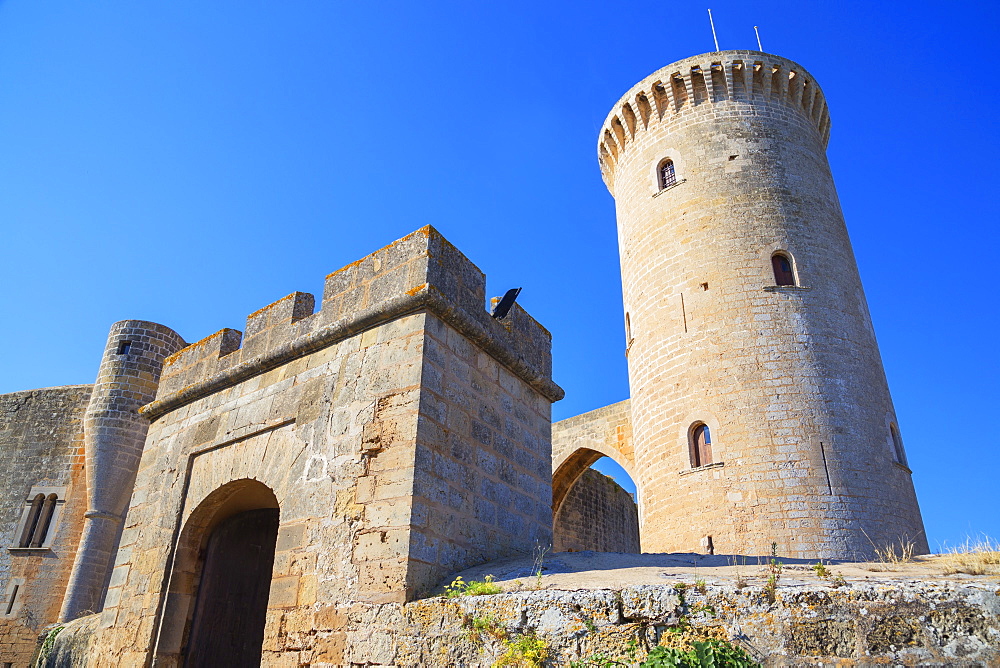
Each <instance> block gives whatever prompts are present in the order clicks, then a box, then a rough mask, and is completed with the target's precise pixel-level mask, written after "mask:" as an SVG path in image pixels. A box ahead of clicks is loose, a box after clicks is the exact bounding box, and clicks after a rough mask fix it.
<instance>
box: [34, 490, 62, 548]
mask: <svg viewBox="0 0 1000 668" xmlns="http://www.w3.org/2000/svg"><path fill="white" fill-rule="evenodd" d="M57 498H58V497H57V496H56V495H55V494H49V495H48V496H47V497H46V498H45V503H44V504H42V512H41V514H40V515H39V516H38V524H37V525H36V526H35V533H34V535H32V537H31V545H29V547H41V546H42V545H44V544H45V539H46V538H47V537H48V535H49V527H50V526H51V525H52V515H53V514H55V511H56V499H57Z"/></svg>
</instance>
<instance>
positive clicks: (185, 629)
mask: <svg viewBox="0 0 1000 668" xmlns="http://www.w3.org/2000/svg"><path fill="white" fill-rule="evenodd" d="M829 131H830V120H829V113H828V110H827V106H826V102H825V99H824V97H823V95H822V92H821V91H820V89H819V86H818V85H817V84H816V82H815V81H814V80H813V79H812V78H811V77H810V76H809V74H808V73H807V72H806V71H805V70H804V69H803V68H802V67H801V66H799V65H797V64H795V63H793V62H791V61H789V60H786V59H783V58H780V57H777V56H773V55H770V54H765V53H762V52H755V51H725V52H717V53H710V54H705V55H702V56H697V57H694V58H689V59H686V60H682V61H679V62H677V63H674V64H672V65H670V66H668V67H666V68H664V69H662V70H659V71H658V72H656V73H654V74H653V75H651V76H649V77H647V78H646V79H644V80H643V81H641V82H639V83H638V84H637V85H636V86H634V87H633V88H632V89H631V90H630V91H629V92H628V93H626V94H625V96H623V97H622V98H621V99H620V100H619V102H618V103H617V104H616V105H615V106H614V108H613V110H612V112H611V114H610V115H609V117H608V120H607V121H606V122H605V125H604V128H603V129H602V131H601V135H600V137H599V141H598V153H599V161H600V166H601V170H602V174H603V176H604V180H605V182H606V184H607V185H608V188H609V190H610V191H611V192H612V194H613V195H614V197H615V201H616V207H617V216H618V232H619V247H620V252H621V265H622V276H623V290H624V295H623V296H624V307H625V316H624V321H625V341H626V355H627V359H628V368H629V379H630V387H631V397H630V399H629V400H627V401H624V402H621V403H618V404H615V405H612V406H608V407H606V408H603V409H600V410H597V411H593V412H591V413H587V414H584V415H580V416H577V417H575V418H571V419H569V420H565V421H563V422H560V423H556V424H554V425H553V424H552V423H551V404H552V403H553V402H555V401H558V400H559V399H561V398H562V396H563V390H562V389H561V388H560V387H559V386H558V385H556V384H555V383H554V382H553V381H552V377H551V376H552V369H551V337H550V335H549V333H548V331H547V330H545V329H544V327H542V326H541V325H540V324H539V323H537V322H536V321H535V320H534V319H533V318H531V316H530V315H528V314H527V313H526V312H525V311H524V310H522V309H521V308H520V307H518V306H517V305H516V304H515V305H514V306H513V308H512V309H511V311H510V312H509V314H507V315H505V316H504V317H497V318H494V317H492V316H491V314H490V313H489V312H488V311H487V310H486V309H485V308H484V304H485V301H486V295H485V277H484V275H483V274H482V272H481V271H479V269H478V268H477V267H476V266H475V265H474V264H472V262H470V261H469V260H468V259H467V258H466V257H465V256H464V255H462V253H461V252H459V251H458V250H457V249H456V248H455V247H454V246H452V245H451V244H449V243H448V242H447V241H446V240H445V239H444V238H443V237H442V236H441V235H440V234H439V233H437V232H436V231H435V230H433V229H432V228H423V229H421V230H418V231H416V232H414V233H413V234H410V235H409V236H407V237H405V238H403V239H400V240H398V241H396V242H394V243H393V244H390V245H389V246H386V247H385V248H383V249H381V250H379V251H377V252H375V253H373V254H371V255H369V256H367V257H365V258H363V259H361V260H359V261H358V262H355V263H353V264H351V265H348V266H347V267H344V268H343V269H341V270H339V271H337V272H334V273H333V274H330V275H329V276H328V277H327V279H326V283H325V287H324V292H323V295H322V299H321V301H320V304H319V307H318V308H317V305H316V304H315V303H314V302H315V300H314V297H313V296H312V295H309V294H304V293H293V294H291V295H289V296H288V297H285V298H284V299H281V300H279V301H277V302H275V303H273V304H271V305H269V306H267V307H265V308H263V309H261V310H259V311H257V312H255V313H253V314H251V315H250V316H248V318H247V321H246V325H245V327H244V330H243V332H242V333H241V332H239V331H236V330H232V329H223V330H221V331H219V332H217V333H216V334H213V335H212V336H209V337H207V338H205V339H202V340H201V341H198V342H196V343H193V344H190V345H189V344H187V343H186V342H185V341H184V340H183V339H182V338H181V336H180V335H178V334H177V333H176V332H174V331H173V330H171V329H169V328H168V327H165V326H163V325H159V324H155V323H150V322H143V321H131V320H129V321H123V322H119V323H115V324H114V325H113V326H112V329H111V333H110V335H109V337H108V342H107V346H106V348H105V350H104V353H103V357H102V361H101V365H100V368H99V372H98V377H97V380H96V382H95V383H94V384H93V385H85V386H70V387H58V388H49V389H41V390H29V391H25V392H16V393H12V394H7V395H3V396H0V406H2V409H3V412H2V414H0V415H2V418H0V419H2V420H3V422H2V424H0V463H2V465H0V476H3V477H4V479H3V484H2V485H0V495H2V496H0V500H2V506H0V534H2V536H3V539H4V540H5V541H6V545H7V550H5V551H4V552H3V553H2V554H0V593H2V594H3V599H2V606H3V608H2V609H0V613H3V615H2V616H0V663H2V664H4V665H6V666H11V667H13V666H18V667H21V666H26V665H28V663H29V661H30V660H31V657H32V655H33V653H34V652H35V648H36V645H37V641H38V634H39V633H40V632H41V631H42V630H43V629H44V627H46V626H47V625H50V624H52V623H54V622H57V621H60V622H65V621H68V620H72V619H75V618H78V617H80V616H84V615H93V619H94V623H93V629H92V635H91V636H90V637H89V639H88V641H87V644H86V647H85V648H84V650H82V651H84V652H85V653H86V655H87V657H88V659H87V661H88V665H129V666H131V665H151V664H155V665H162V666H167V665H181V664H184V665H250V664H253V663H256V662H257V661H258V660H262V661H263V662H264V663H268V664H273V665H278V664H282V663H283V662H288V661H291V660H292V658H291V657H290V655H289V652H292V651H293V650H294V652H295V653H296V657H298V656H299V654H298V652H302V651H306V650H304V649H303V648H307V649H308V652H309V656H310V657H311V658H310V662H311V663H313V662H314V663H316V664H320V665H345V664H346V665H350V664H352V663H362V664H365V665H371V664H381V663H390V662H391V661H390V660H388V659H387V657H389V655H390V654H391V653H392V652H390V650H389V648H390V647H392V645H393V642H395V641H394V640H393V634H392V632H391V629H392V624H393V623H394V622H393V621H392V620H393V619H395V618H396V617H398V616H399V615H400V614H401V613H400V610H401V609H400V608H399V606H400V605H401V604H403V603H405V602H407V601H410V600H413V599H414V598H416V597H419V596H421V595H424V594H426V593H428V592H430V591H432V590H433V588H434V587H435V586H436V585H437V584H438V583H440V582H441V581H442V580H443V579H445V578H447V577H448V576H449V574H451V573H454V572H457V571H459V570H462V569H463V568H466V567H469V566H473V565H477V564H481V563H485V562H488V561H491V560H495V559H499V558H503V557H508V556H511V555H516V554H524V553H530V552H531V551H532V550H534V549H536V548H537V547H538V546H547V545H554V546H555V548H556V549H557V550H559V549H573V550H583V549H598V550H622V549H626V550H635V551H638V550H639V549H640V542H641V550H642V551H646V552H652V551H687V552H695V551H701V552H717V553H726V554H761V553H766V552H768V551H769V549H770V546H771V545H772V543H773V544H775V549H776V550H777V551H778V553H779V554H782V555H787V556H791V557H803V558H860V557H864V556H867V555H869V554H870V553H871V552H872V550H873V549H874V548H875V547H877V546H884V545H887V544H892V543H895V542H898V541H900V540H908V541H915V543H916V545H917V550H918V551H919V552H926V540H925V538H924V536H923V530H922V522H921V519H920V514H919V509H918V507H917V503H916V497H915V495H914V491H913V486H912V483H911V481H910V471H909V469H908V468H907V466H906V458H905V454H904V450H903V446H902V441H901V437H900V432H899V427H898V425H897V423H896V418H895V414H894V412H893V408H892V403H891V399H890V397H889V392H888V387H887V384H886V380H885V376H884V372H883V370H882V365H881V360H880V358H879V354H878V348H877V344H876V342H875V338H874V332H873V330H872V327H871V322H870V317H869V315H868V311H867V306H866V304H865V298H864V294H863V291H862V287H861V283H860V279H859V277H858V272H857V268H856V266H855V261H854V258H853V254H852V251H851V247H850V242H849V240H848V237H847V232H846V227H845V224H844V221H843V217H842V214H841V211H840V207H839V203H838V201H837V196H836V193H835V190H834V186H833V181H832V176H831V174H830V169H829V165H828V163H827V160H826V157H825V146H826V143H827V140H828V137H829ZM602 456H609V457H611V458H613V459H615V460H616V461H617V462H618V463H620V464H621V465H622V466H623V467H624V468H625V469H626V470H627V471H628V472H629V474H630V475H631V476H632V478H633V480H634V481H635V482H636V484H637V489H638V494H637V496H638V506H636V505H635V504H633V503H632V501H631V498H630V497H629V495H628V494H626V493H625V492H624V490H622V489H621V488H620V487H618V486H617V485H615V484H614V483H613V482H611V481H610V480H608V479H606V478H604V477H603V476H600V475H599V474H596V473H595V472H593V471H591V470H590V469H589V467H590V466H591V464H593V463H594V462H595V461H596V460H597V459H599V458H600V457H602ZM394 616H395V617H394ZM234 629H235V631H234ZM292 637H294V638H295V641H294V643H291V644H290V642H289V640H288V639H289V638H292ZM293 646H294V647H293ZM289 647H293V649H289ZM392 651H393V652H396V654H393V656H396V655H398V651H399V648H395V649H393V650H392ZM383 659H387V660H383ZM295 660H296V661H298V660H299V659H298V658H296V659H295ZM295 665H300V664H299V663H296V664H295Z"/></svg>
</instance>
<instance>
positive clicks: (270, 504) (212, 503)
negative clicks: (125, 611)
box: [155, 478, 280, 664]
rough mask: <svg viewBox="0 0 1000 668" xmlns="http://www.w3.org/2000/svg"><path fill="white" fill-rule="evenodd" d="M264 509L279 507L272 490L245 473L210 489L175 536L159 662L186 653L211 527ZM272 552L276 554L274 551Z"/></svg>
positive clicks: (175, 660) (158, 646)
mask: <svg viewBox="0 0 1000 668" xmlns="http://www.w3.org/2000/svg"><path fill="white" fill-rule="evenodd" d="M261 510H274V511H278V512H280V507H279V504H278V499H277V497H276V496H275V494H274V491H273V490H272V489H271V488H270V487H268V486H267V485H265V484H264V483H262V482H260V481H258V480H253V479H250V478H241V479H239V480H233V481H230V482H228V483H226V484H224V485H222V486H221V487H219V488H217V489H216V490H214V491H213V492H211V493H210V494H208V495H207V496H206V497H205V498H204V499H203V500H202V501H201V503H199V504H198V506H197V507H196V508H195V509H194V510H193V511H192V512H191V514H190V516H189V517H188V519H187V521H186V522H185V523H184V526H183V528H182V529H181V532H180V535H179V536H178V539H177V549H176V552H175V556H174V559H173V565H172V568H171V573H170V580H169V583H168V585H167V597H166V604H165V606H164V610H163V617H162V620H161V623H160V629H159V634H158V637H157V641H156V652H155V653H156V661H157V662H161V661H163V662H165V663H168V664H172V663H184V658H183V654H184V652H185V648H186V646H187V643H188V640H189V637H190V634H191V630H192V628H191V627H192V618H193V616H194V613H195V604H196V601H197V596H198V589H199V586H200V583H201V580H202V575H203V573H202V571H203V568H204V566H205V552H206V548H207V547H208V543H209V539H210V538H211V536H212V535H213V532H214V531H215V530H216V529H217V528H218V527H220V525H223V523H225V522H226V521H227V520H231V519H232V518H236V517H238V516H242V515H246V514H247V513H250V512H253V511H261ZM276 537H277V523H276V522H275V538H276ZM272 550H273V548H272ZM271 558H272V560H273V552H272V557H271ZM261 631H263V627H261ZM262 639H263V638H262Z"/></svg>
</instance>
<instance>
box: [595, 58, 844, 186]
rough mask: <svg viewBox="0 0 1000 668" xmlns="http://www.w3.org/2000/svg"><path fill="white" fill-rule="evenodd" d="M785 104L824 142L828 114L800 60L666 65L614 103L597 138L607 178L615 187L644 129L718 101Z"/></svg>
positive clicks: (694, 60)
mask: <svg viewBox="0 0 1000 668" xmlns="http://www.w3.org/2000/svg"><path fill="white" fill-rule="evenodd" d="M733 103H736V104H744V105H750V106H758V105H783V106H784V107H786V108H788V109H791V110H794V111H796V112H797V113H799V114H800V115H801V116H803V117H805V118H806V119H808V121H809V124H810V125H811V126H812V127H813V128H815V130H816V132H817V133H818V136H819V140H820V142H821V144H822V146H824V147H825V146H826V144H827V142H828V141H829V138H830V113H829V109H828V108H827V105H826V98H825V97H824V95H823V91H822V90H821V89H820V87H819V84H817V83H816V80H815V79H814V78H813V77H812V76H811V75H810V74H809V73H808V72H807V71H806V70H805V68H804V67H802V66H801V65H799V64H798V63H796V62H794V61H791V60H788V59H787V58H782V57H780V56H775V55H772V54H769V53H764V52H762V51H716V52H712V53H703V54H701V55H699V56H692V57H690V58H685V59H684V60H679V61H677V62H675V63H672V64H670V65H667V66H666V67H662V68H660V69H659V70H657V71H656V72H654V73H652V74H650V75H649V76H647V77H646V78H644V79H643V80H642V81H640V82H639V83H637V84H636V85H634V86H632V88H631V89H629V91H628V92H627V93H625V95H623V96H622V97H621V98H620V99H619V100H618V102H616V103H615V105H614V107H613V108H612V109H611V112H610V113H609V114H608V117H607V119H606V120H605V121H604V125H603V127H602V128H601V132H600V135H599V136H598V139H597V154H598V161H599V163H600V166H601V174H602V176H603V178H604V182H605V183H606V184H607V185H608V187H609V188H612V190H613V183H614V173H615V166H616V165H617V163H618V161H619V160H620V159H621V156H622V155H624V154H625V153H627V152H628V150H629V147H630V145H631V144H632V143H633V142H635V141H636V140H637V139H638V138H639V137H640V136H641V135H642V133H643V132H644V131H645V130H647V129H649V128H650V127H652V126H653V125H655V124H658V123H664V122H671V121H673V120H674V117H675V116H680V115H684V114H686V113H687V112H689V111H690V110H692V109H696V108H699V107H702V106H704V105H714V104H733Z"/></svg>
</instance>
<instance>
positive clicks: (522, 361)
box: [142, 226, 563, 419]
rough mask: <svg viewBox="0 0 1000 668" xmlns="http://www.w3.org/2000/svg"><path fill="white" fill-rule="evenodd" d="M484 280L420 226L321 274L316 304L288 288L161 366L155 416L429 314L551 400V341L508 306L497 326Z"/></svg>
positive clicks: (557, 394) (554, 394) (557, 392)
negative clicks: (239, 323)
mask: <svg viewBox="0 0 1000 668" xmlns="http://www.w3.org/2000/svg"><path fill="white" fill-rule="evenodd" d="M485 302H486V276H485V275H484V274H483V272H482V271H480V270H479V268H478V267H476V266H475V265H474V264H473V263H472V262H471V261H470V260H469V259H468V258H466V257H465V255H463V254H462V253H461V252H460V251H459V250H458V249H457V248H455V247H454V246H453V245H452V244H451V243H449V242H448V241H447V240H446V239H445V238H444V237H443V236H442V235H441V234H440V233H439V232H438V231H437V230H435V229H434V228H432V227H430V226H427V227H423V228H421V229H419V230H417V231H416V232H413V233H412V234H409V235H407V236H406V237H403V238H402V239H399V240H398V241H395V242H393V243H391V244H389V245H388V246H386V247H384V248H382V249H380V250H378V251H376V252H374V253H372V254H370V255H368V256H366V257H364V258H362V259H360V260H358V261H356V262H353V263H351V264H349V265H347V266H346V267H343V268H342V269H339V270H338V271H335V272H333V273H332V274H329V275H328V276H327V277H326V283H325V286H324V290H323V300H322V302H321V304H320V308H319V309H318V310H315V309H314V306H315V299H314V297H313V295H311V294H307V293H304V292H294V293H292V294H290V295H288V296H287V297H284V298H283V299H279V300H278V301H276V302H274V303H273V304H269V305H268V306H265V307H264V308H262V309H260V310H258V311H255V312H254V313H251V314H250V315H249V316H247V320H246V326H245V329H244V332H240V331H238V330H235V329H228V328H227V329H222V330H220V331H218V332H216V333H215V334H212V335H210V336H207V337H205V338H203V339H201V340H200V341H197V342H195V343H193V344H191V345H189V346H187V347H186V348H184V349H182V350H180V351H179V352H177V353H176V354H174V355H172V356H170V357H168V358H167V359H166V360H165V361H164V363H163V374H162V376H161V379H160V386H159V392H158V393H157V395H156V400H155V401H153V402H152V403H151V404H148V405H146V406H144V407H143V409H142V412H143V413H144V414H145V415H146V416H147V417H149V418H150V419H156V418H157V417H159V416H160V415H163V414H165V413H167V412H169V411H171V410H174V409H175V408H179V407H180V406H183V405H185V404H187V403H190V402H191V401H195V400H197V399H199V398H201V397H203V396H206V395H208V394H211V393H213V392H216V391H219V390H221V389H223V388H225V387H229V386H231V385H234V384H236V383H238V382H241V381H242V380H245V379H247V378H251V377H253V376H255V375H258V374H261V373H265V372H267V371H269V370H271V369H273V368H276V367H278V366H280V365H282V364H285V363H287V362H289V361H291V360H294V359H297V358H299V357H303V356H305V355H308V354H311V353H313V352H315V351H317V350H321V349H322V348H325V347H327V346H330V345H333V344H335V343H337V342H338V341H340V340H343V339H345V338H347V337H350V336H353V335H355V334H359V333H361V332H364V331H365V330H367V329H370V328H372V327H375V326H378V325H380V324H383V323H386V322H389V321H391V320H394V319H396V318H399V317H403V316H405V315H409V314H411V313H417V312H420V311H427V312H431V313H433V314H434V315H436V316H438V317H439V318H441V319H442V320H444V321H445V322H447V323H448V324H449V325H451V326H452V327H455V328H456V329H458V330H459V331H460V332H461V333H462V334H463V335H465V336H466V337H467V338H469V339H470V340H472V341H473V342H475V343H476V344H478V345H479V346H480V347H481V348H483V349H484V350H485V351H486V352H488V353H489V354H490V355H492V356H493V357H494V358H495V359H497V361H499V362H500V363H501V364H503V365H504V366H506V367H507V368H509V369H510V370H511V371H512V372H514V373H515V374H516V375H518V376H519V377H520V378H522V379H523V380H524V381H525V382H527V383H528V384H529V385H531V386H532V387H534V388H535V389H536V390H538V391H539V392H540V393H541V394H543V395H544V396H546V397H547V398H549V399H550V400H552V401H556V400H558V399H561V398H562V395H563V391H562V389H561V388H560V387H559V386H558V385H556V384H555V383H554V382H552V379H551V375H552V356H551V348H552V336H551V334H550V333H549V332H548V330H546V329H545V328H544V327H542V326H541V325H540V324H538V322H537V321H536V320H535V319H534V318H532V317H531V316H530V315H528V314H527V312H525V311H524V310H523V309H522V308H521V307H520V306H518V305H516V304H515V305H514V307H513V308H512V309H511V311H510V313H509V314H508V315H507V316H506V317H505V318H504V319H503V320H502V321H500V320H496V319H494V318H492V317H491V316H490V314H489V313H487V312H486V310H485Z"/></svg>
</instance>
